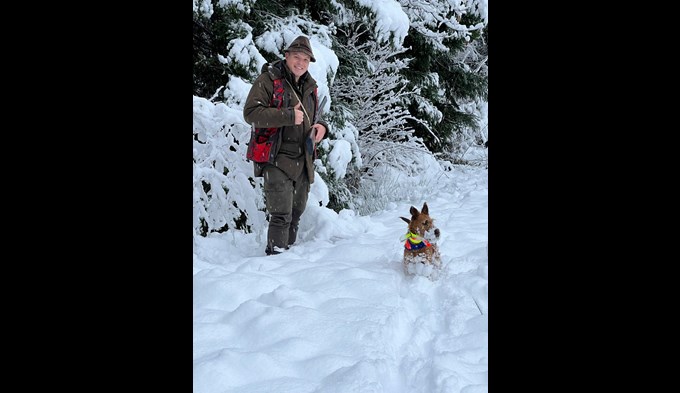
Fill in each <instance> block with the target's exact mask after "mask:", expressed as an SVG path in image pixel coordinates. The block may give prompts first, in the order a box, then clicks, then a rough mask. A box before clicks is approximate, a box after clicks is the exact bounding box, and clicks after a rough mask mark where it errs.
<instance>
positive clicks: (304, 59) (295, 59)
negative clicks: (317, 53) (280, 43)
mask: <svg viewBox="0 0 680 393" xmlns="http://www.w3.org/2000/svg"><path fill="white" fill-rule="evenodd" d="M285 56H286V64H288V68H290V70H291V71H292V72H293V74H294V75H295V76H296V78H295V79H297V78H299V77H301V76H302V74H304V73H305V72H307V69H308V68H309V62H310V60H311V58H310V57H309V56H308V55H306V54H304V53H302V52H286V54H285Z"/></svg>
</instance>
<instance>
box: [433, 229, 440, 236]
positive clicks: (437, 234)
mask: <svg viewBox="0 0 680 393" xmlns="http://www.w3.org/2000/svg"><path fill="white" fill-rule="evenodd" d="M434 235H435V236H436V237H439V228H437V229H435V230H434Z"/></svg>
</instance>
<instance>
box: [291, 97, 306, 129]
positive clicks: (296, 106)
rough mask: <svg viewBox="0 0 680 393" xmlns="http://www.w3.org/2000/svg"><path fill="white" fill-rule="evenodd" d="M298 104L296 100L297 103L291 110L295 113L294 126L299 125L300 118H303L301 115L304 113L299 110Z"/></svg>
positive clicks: (300, 122)
mask: <svg viewBox="0 0 680 393" xmlns="http://www.w3.org/2000/svg"><path fill="white" fill-rule="evenodd" d="M300 106H301V105H300V103H299V102H298V103H297V105H295V106H294V107H293V112H294V113H295V125H296V126H299V125H300V124H302V119H303V115H304V113H302V111H301V110H300Z"/></svg>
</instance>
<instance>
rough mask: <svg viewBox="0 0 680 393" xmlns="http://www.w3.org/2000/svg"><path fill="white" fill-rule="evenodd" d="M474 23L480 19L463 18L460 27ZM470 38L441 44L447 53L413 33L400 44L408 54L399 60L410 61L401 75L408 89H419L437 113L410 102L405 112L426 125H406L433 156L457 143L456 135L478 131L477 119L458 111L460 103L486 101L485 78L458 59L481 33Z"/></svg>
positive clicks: (451, 39)
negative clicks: (404, 58) (410, 58)
mask: <svg viewBox="0 0 680 393" xmlns="http://www.w3.org/2000/svg"><path fill="white" fill-rule="evenodd" d="M478 22H480V19H479V17H477V16H471V15H469V14H464V15H463V16H462V17H461V23H463V24H466V25H473V24H475V23H478ZM484 31H486V30H484ZM470 38H471V39H472V40H473V41H472V42H468V41H466V40H465V39H463V38H447V39H445V40H443V44H444V46H445V47H446V48H447V49H448V51H441V50H438V49H437V48H436V47H435V45H433V44H432V43H431V42H430V41H429V40H428V39H427V38H426V37H425V36H424V35H422V34H420V33H419V32H417V31H415V30H413V29H411V30H410V31H409V35H408V36H407V37H406V39H405V41H404V46H405V47H410V48H411V50H409V51H408V52H406V53H405V54H403V55H402V56H404V57H412V58H413V59H414V60H413V61H412V62H411V63H410V66H409V68H407V69H405V70H403V71H402V73H403V75H404V77H405V78H406V79H408V80H409V81H410V84H411V86H414V87H415V86H420V87H421V91H420V93H421V97H422V98H423V99H424V100H425V101H426V102H429V103H431V105H432V107H434V108H436V109H437V111H438V112H439V113H438V114H436V115H435V113H434V112H433V111H431V110H429V111H428V110H425V109H423V106H422V105H421V104H422V101H419V100H417V99H413V100H412V101H411V102H410V103H409V105H408V108H409V112H410V113H411V114H412V115H413V117H415V118H418V119H421V120H424V121H425V123H426V124H422V123H419V122H417V121H414V120H409V125H410V126H411V127H413V129H414V130H415V135H416V136H418V137H421V138H422V139H423V141H424V143H425V145H426V146H427V147H428V149H430V150H431V151H432V152H435V153H441V152H443V151H444V149H447V148H450V147H451V146H450V143H447V141H449V142H450V141H451V140H458V139H459V138H457V135H461V134H465V132H466V131H467V129H469V128H476V127H478V123H477V122H478V119H477V117H476V116H475V115H473V114H471V113H468V112H466V111H464V110H463V109H462V108H461V107H460V105H461V103H467V102H470V101H475V100H477V99H482V100H485V101H486V100H488V84H487V76H486V75H485V74H483V73H479V72H476V71H475V70H474V69H471V67H469V66H468V65H466V64H465V62H464V59H463V60H461V58H460V56H461V52H464V51H466V50H468V45H473V44H474V43H475V41H474V40H479V39H481V38H482V32H480V31H479V30H475V31H473V32H472V33H471V35H470ZM484 45H485V44H484ZM433 75H436V79H433ZM431 131H432V132H431ZM433 132H434V135H433Z"/></svg>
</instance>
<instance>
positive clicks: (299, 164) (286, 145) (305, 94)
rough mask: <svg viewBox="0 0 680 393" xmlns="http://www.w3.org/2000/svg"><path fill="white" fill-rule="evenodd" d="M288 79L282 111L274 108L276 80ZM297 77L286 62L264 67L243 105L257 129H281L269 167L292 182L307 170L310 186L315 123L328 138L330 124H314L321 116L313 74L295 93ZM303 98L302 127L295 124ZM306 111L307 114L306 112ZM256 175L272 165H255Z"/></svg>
mask: <svg viewBox="0 0 680 393" xmlns="http://www.w3.org/2000/svg"><path fill="white" fill-rule="evenodd" d="M282 77H283V78H285V81H284V82H283V89H284V93H283V103H282V105H281V108H280V109H279V108H275V107H274V108H273V107H270V103H271V100H272V94H273V90H274V79H280V78H282ZM295 85H296V83H295V76H294V75H293V74H292V73H291V72H290V70H289V69H288V66H287V65H286V62H285V60H278V61H276V62H274V63H271V64H265V65H264V66H263V67H262V73H261V74H260V76H258V77H257V79H255V81H254V82H253V87H252V88H251V89H250V92H249V93H248V98H247V99H246V103H245V105H244V106H243V118H244V119H245V121H246V122H247V123H248V124H250V125H251V126H253V127H256V128H268V127H281V130H280V131H279V133H278V137H279V138H280V139H279V141H278V142H279V143H278V146H277V148H278V151H276V152H275V157H274V160H272V161H270V163H269V164H271V165H275V166H277V167H278V168H280V169H281V170H283V171H284V172H285V173H286V174H287V175H288V176H289V177H290V178H291V179H295V178H297V177H298V176H299V175H300V174H301V173H302V171H303V170H305V169H306V170H307V175H308V178H309V183H310V184H311V183H314V158H315V157H314V151H315V147H314V145H313V141H311V139H310V138H309V135H310V132H311V126H312V124H314V123H319V124H323V126H324V127H326V134H324V138H326V137H327V136H328V134H329V133H330V129H329V127H328V124H327V123H326V122H324V121H323V120H317V121H314V118H315V117H316V116H317V105H318V97H317V95H316V88H317V84H316V81H315V80H314V78H312V76H311V75H310V74H309V71H308V72H306V73H305V74H304V75H302V76H301V77H300V82H299V84H298V86H297V88H296V89H295V94H293V87H292V86H295ZM296 94H297V97H299V98H300V100H301V101H302V105H303V106H304V107H305V110H306V113H307V114H309V116H310V117H311V120H310V119H309V118H308V117H307V114H305V115H304V116H303V121H302V124H301V125H297V126H296V125H295V114H294V112H293V107H294V106H295V105H297V103H298V100H297V98H296ZM303 112H305V111H303ZM253 164H254V174H255V176H256V177H259V176H262V168H263V167H264V166H265V165H268V164H266V163H265V164H260V163H257V162H253Z"/></svg>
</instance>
